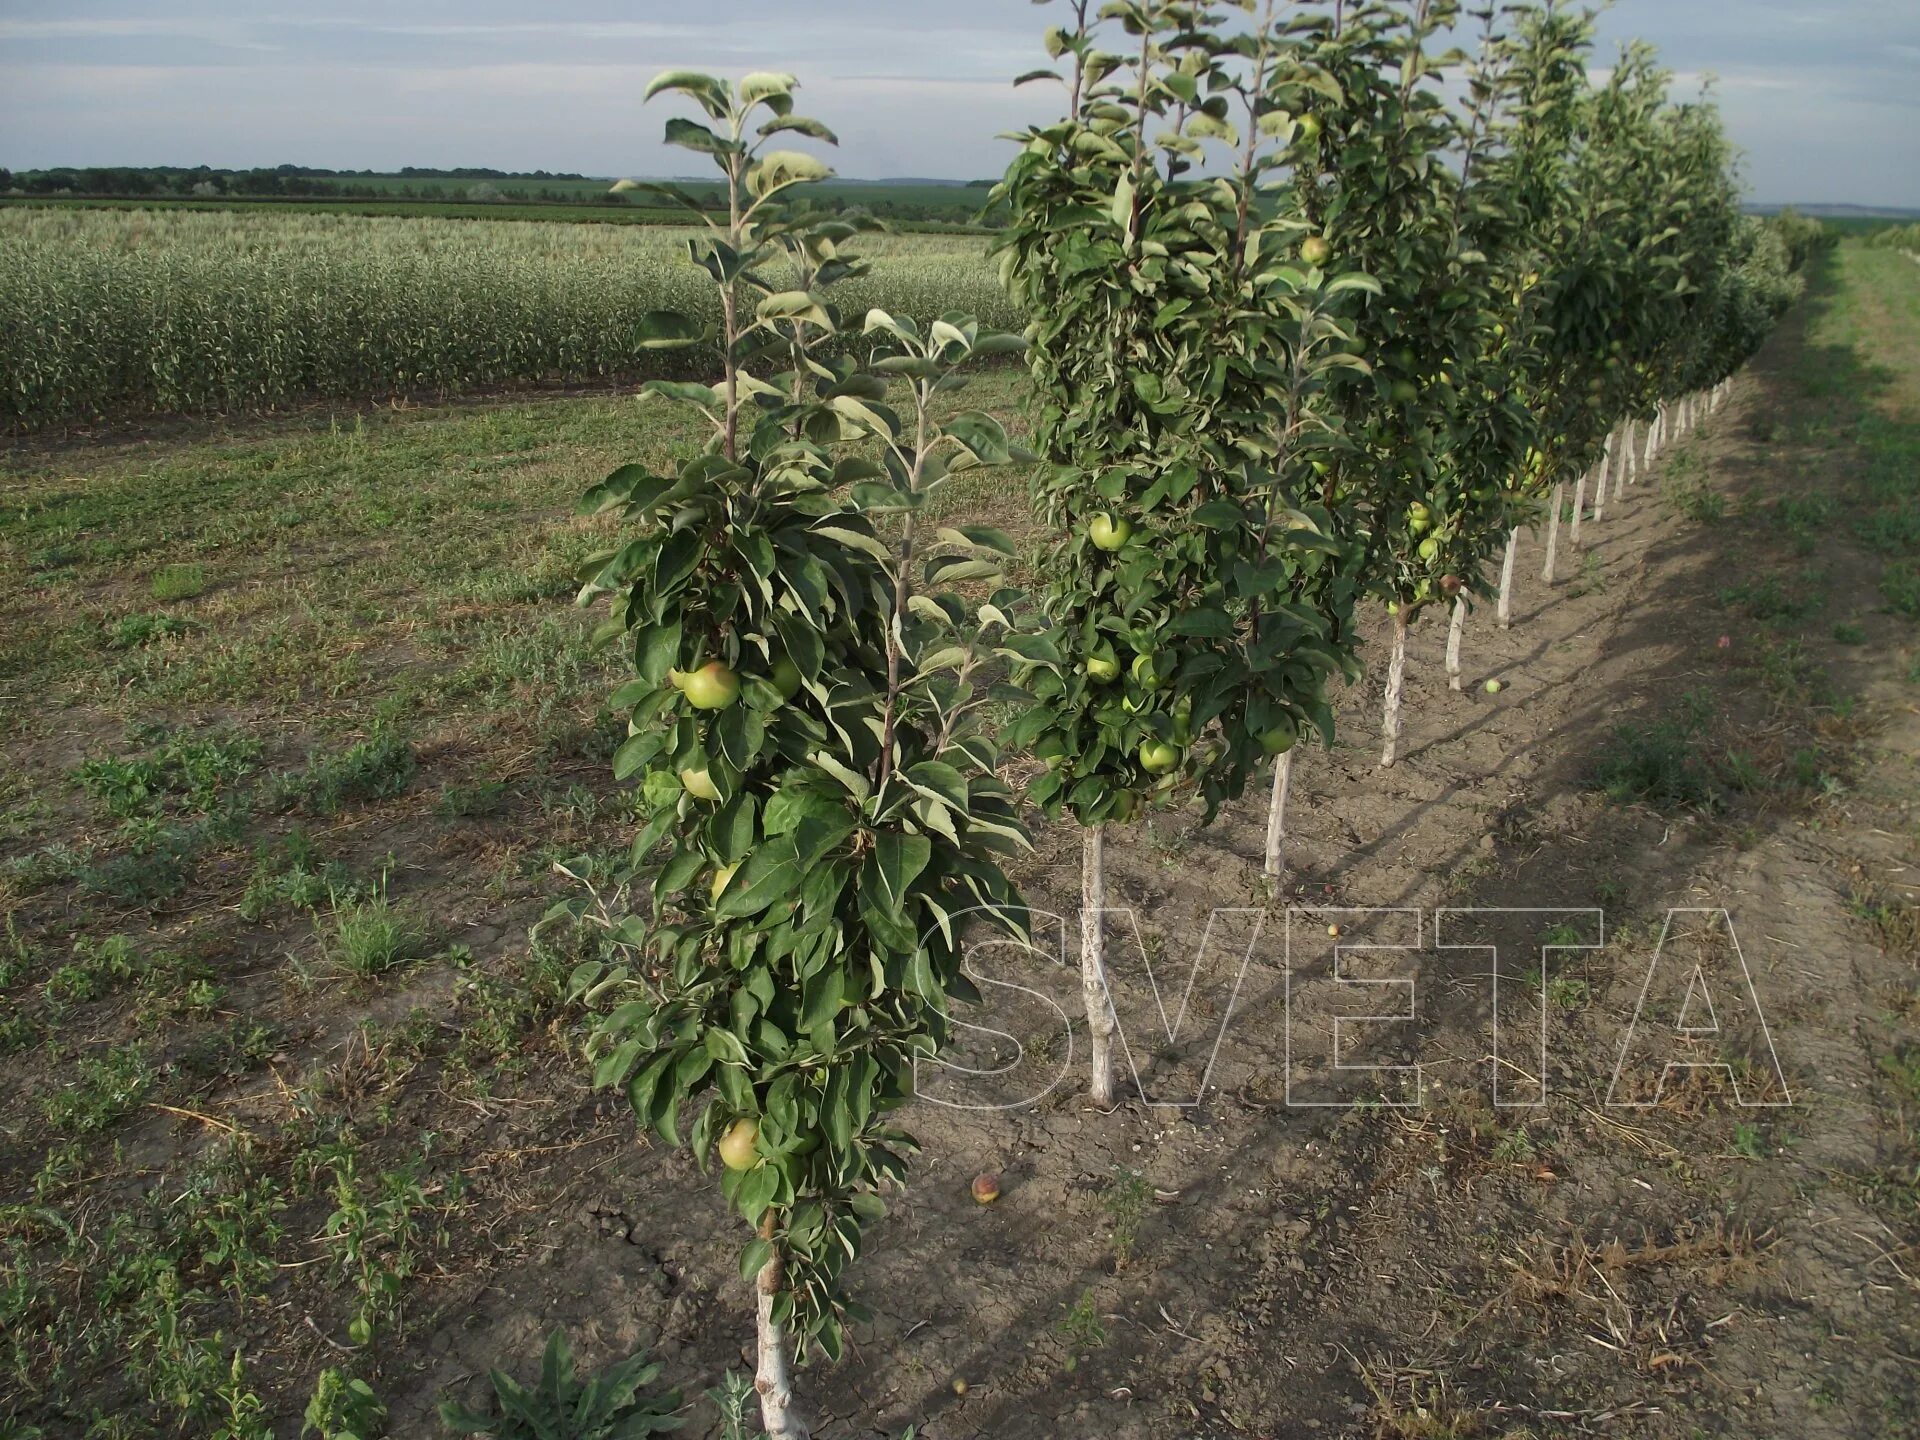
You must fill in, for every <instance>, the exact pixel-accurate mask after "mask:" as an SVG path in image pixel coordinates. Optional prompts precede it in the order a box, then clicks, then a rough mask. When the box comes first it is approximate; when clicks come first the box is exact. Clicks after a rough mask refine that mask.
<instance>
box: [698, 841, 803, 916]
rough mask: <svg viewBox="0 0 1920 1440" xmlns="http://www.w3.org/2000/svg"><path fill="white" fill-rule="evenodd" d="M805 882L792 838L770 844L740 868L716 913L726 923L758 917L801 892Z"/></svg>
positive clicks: (754, 853) (749, 857) (721, 899)
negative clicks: (773, 905) (801, 885)
mask: <svg viewBox="0 0 1920 1440" xmlns="http://www.w3.org/2000/svg"><path fill="white" fill-rule="evenodd" d="M802 878H803V876H802V872H801V869H800V866H799V863H798V860H797V857H796V855H795V852H794V846H793V840H792V838H791V837H790V836H785V835H782V836H778V837H776V838H774V839H770V840H768V841H767V842H766V843H765V844H764V845H762V846H761V847H760V848H759V849H758V850H756V851H754V852H753V854H752V855H750V856H748V857H747V862H746V864H744V865H742V866H741V867H740V873H739V874H738V875H735V876H734V877H733V881H732V883H731V884H729V885H728V886H727V888H726V889H725V890H723V891H721V892H720V904H719V905H718V906H717V907H716V909H717V913H718V914H719V915H720V916H721V918H723V919H735V920H737V919H742V918H744V917H746V916H748V915H758V914H759V913H760V912H761V911H763V910H765V909H766V908H767V907H768V906H769V905H772V904H774V903H775V902H776V901H780V900H785V899H787V898H788V897H789V896H792V895H794V894H795V893H797V892H798V890H799V889H800V882H801V879H802Z"/></svg>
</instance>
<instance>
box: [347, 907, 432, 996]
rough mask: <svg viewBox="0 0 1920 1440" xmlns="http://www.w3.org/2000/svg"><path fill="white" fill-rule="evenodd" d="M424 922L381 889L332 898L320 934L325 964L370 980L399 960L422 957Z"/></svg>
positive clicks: (395, 966)
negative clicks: (351, 897)
mask: <svg viewBox="0 0 1920 1440" xmlns="http://www.w3.org/2000/svg"><path fill="white" fill-rule="evenodd" d="M428 944H429V941H428V931H427V926H426V924H425V922H424V921H422V920H421V919H420V918H419V916H417V915H415V914H414V913H413V912H412V911H410V910H408V909H407V908H406V907H404V906H402V905H397V904H395V903H394V902H393V901H392V900H390V899H388V898H387V896H386V895H385V894H384V893H379V894H375V895H373V896H371V897H369V898H367V899H363V900H344V899H343V900H342V901H341V902H339V903H337V904H336V905H335V906H334V908H333V911H332V913H331V914H330V915H329V916H328V917H327V920H326V922H325V924H324V926H323V928H322V930H321V933H320V953H321V956H322V958H323V959H324V960H325V961H326V963H327V964H328V965H329V966H331V967H333V968H335V969H337V970H339V971H342V972H344V973H345V974H348V975H351V976H353V977H354V978H356V979H359V980H375V979H378V978H379V977H380V976H382V975H385V974H387V973H388V972H389V971H392V970H397V969H399V968H400V967H401V966H403V965H410V964H412V963H414V962H415V961H418V960H424V959H425V958H426V955H427V950H428Z"/></svg>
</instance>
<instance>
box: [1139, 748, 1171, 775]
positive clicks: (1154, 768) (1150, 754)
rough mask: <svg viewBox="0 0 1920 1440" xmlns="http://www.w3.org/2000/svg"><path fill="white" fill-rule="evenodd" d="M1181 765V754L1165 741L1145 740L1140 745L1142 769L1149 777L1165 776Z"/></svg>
mask: <svg viewBox="0 0 1920 1440" xmlns="http://www.w3.org/2000/svg"><path fill="white" fill-rule="evenodd" d="M1179 763H1180V752H1179V751H1178V750H1176V749H1174V748H1173V746H1171V745H1169V744H1167V742H1166V741H1164V740H1145V741H1142V742H1141V745H1140V768H1141V769H1142V770H1144V771H1146V772H1147V773H1148V774H1149V775H1165V774H1166V773H1167V772H1168V771H1170V770H1172V769H1173V768H1174V767H1175V766H1176V765H1178V764H1179Z"/></svg>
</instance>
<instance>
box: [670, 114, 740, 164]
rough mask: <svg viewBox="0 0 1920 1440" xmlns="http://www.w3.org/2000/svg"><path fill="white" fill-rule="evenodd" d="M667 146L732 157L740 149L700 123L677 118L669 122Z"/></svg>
mask: <svg viewBox="0 0 1920 1440" xmlns="http://www.w3.org/2000/svg"><path fill="white" fill-rule="evenodd" d="M664 138H665V139H666V142H667V144H669V145H678V146H679V147H680V148H681V149H683V150H698V151H699V152H701V153H702V154H704V155H730V154H732V153H733V152H734V151H735V150H737V149H738V148H739V147H738V146H737V145H735V144H734V143H733V142H732V141H731V140H723V139H721V138H720V137H719V136H718V135H716V134H714V133H713V131H711V130H709V129H708V128H707V127H706V126H704V125H702V124H700V123H699V122H698V121H694V120H686V119H682V118H681V117H679V116H675V117H674V118H673V119H671V120H669V121H667V133H666V135H665V137H664Z"/></svg>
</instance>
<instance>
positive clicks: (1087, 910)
mask: <svg viewBox="0 0 1920 1440" xmlns="http://www.w3.org/2000/svg"><path fill="white" fill-rule="evenodd" d="M1106 849H1107V827H1106V826H1105V825H1093V826H1090V827H1088V829H1087V833H1086V849H1085V850H1084V851H1083V852H1082V854H1081V859H1080V999H1081V1003H1082V1004H1084V1005H1085V1006H1086V1007H1087V1036H1088V1039H1089V1041H1090V1042H1091V1045H1092V1050H1093V1054H1092V1073H1091V1074H1090V1075H1089V1077H1088V1080H1087V1093H1088V1095H1089V1096H1090V1097H1091V1098H1092V1100H1093V1103H1094V1104H1096V1105H1098V1106H1099V1107H1100V1108H1101V1109H1103V1110H1111V1109H1112V1108H1113V1000H1112V997H1111V996H1109V995H1108V994H1107V957H1106V934H1105V931H1104V929H1103V926H1102V922H1103V920H1104V918H1105V917H1104V915H1103V914H1102V912H1103V911H1104V910H1105V909H1106V908H1107V863H1106Z"/></svg>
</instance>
